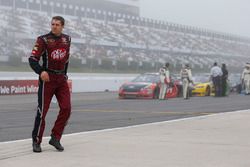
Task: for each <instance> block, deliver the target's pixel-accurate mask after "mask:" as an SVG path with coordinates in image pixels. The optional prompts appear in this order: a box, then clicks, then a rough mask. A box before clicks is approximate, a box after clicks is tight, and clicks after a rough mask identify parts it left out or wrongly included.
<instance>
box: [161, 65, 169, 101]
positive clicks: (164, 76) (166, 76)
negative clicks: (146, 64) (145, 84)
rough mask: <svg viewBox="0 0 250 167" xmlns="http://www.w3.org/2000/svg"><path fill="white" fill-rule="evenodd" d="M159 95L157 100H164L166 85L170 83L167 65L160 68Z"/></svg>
mask: <svg viewBox="0 0 250 167" xmlns="http://www.w3.org/2000/svg"><path fill="white" fill-rule="evenodd" d="M159 74H160V94H159V99H160V100H164V99H165V97H166V91H167V87H168V84H169V83H170V74H169V63H166V64H165V66H163V67H162V68H160V70H159Z"/></svg>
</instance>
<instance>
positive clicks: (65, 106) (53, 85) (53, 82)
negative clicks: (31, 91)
mask: <svg viewBox="0 0 250 167" xmlns="http://www.w3.org/2000/svg"><path fill="white" fill-rule="evenodd" d="M70 44H71V38H70V36H68V35H65V34H61V35H60V36H56V35H54V34H53V33H52V32H50V33H48V34H45V35H42V36H39V37H38V38H37V41H36V43H35V46H34V48H33V50H32V54H31V56H30V57H29V64H30V66H31V68H32V69H33V70H34V71H35V73H37V74H39V75H40V74H41V72H42V71H47V72H48V74H49V79H50V81H49V82H44V81H42V80H41V78H40V77H39V89H38V107H37V114H36V118H35V123H34V128H33V131H32V139H33V141H34V142H37V143H41V142H42V137H43V132H44V129H45V117H46V114H47V112H48V109H49V106H50V102H51V99H52V97H53V96H54V95H55V96H56V98H57V101H58V103H59V107H60V111H59V114H58V117H57V120H56V122H55V124H54V127H53V129H52V131H51V133H52V134H53V135H54V136H55V137H56V139H57V140H60V139H61V137H62V133H63V131H64V128H65V126H66V124H67V121H68V119H69V117H70V113H71V102H70V101H71V100H70V91H69V87H68V84H67V68H68V63H69V51H70ZM41 58H42V65H40V64H39V61H40V59H41Z"/></svg>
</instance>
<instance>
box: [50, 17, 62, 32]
mask: <svg viewBox="0 0 250 167" xmlns="http://www.w3.org/2000/svg"><path fill="white" fill-rule="evenodd" d="M63 28H64V26H63V25H62V23H61V21H60V20H55V19H53V20H52V21H51V32H52V33H53V34H55V35H60V34H61V33H62V30H63Z"/></svg>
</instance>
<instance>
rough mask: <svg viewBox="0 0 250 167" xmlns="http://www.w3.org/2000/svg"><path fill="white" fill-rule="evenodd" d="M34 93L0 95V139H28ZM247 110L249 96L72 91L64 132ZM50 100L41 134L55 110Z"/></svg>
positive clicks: (47, 133)
mask: <svg viewBox="0 0 250 167" xmlns="http://www.w3.org/2000/svg"><path fill="white" fill-rule="evenodd" d="M36 106H37V96H36V95H17V96H0V142H3V141H12V140H19V139H27V138H31V131H32V128H33V123H34V118H35V114H36ZM243 109H250V96H245V95H240V94H231V95H230V96H229V97H223V98H222V97H220V98H219V97H217V98H216V97H192V98H191V99H190V100H183V99H182V98H174V99H169V100H163V101H162V100H143V99H125V100H124V99H118V98H117V93H116V92H101V93H74V94H72V115H71V118H70V121H69V124H68V126H67V127H66V129H65V134H69V133H75V132H84V131H92V130H100V129H108V128H116V127H125V126H130V125H138V124H145V123H152V122H160V121H166V120H173V119H180V118H186V117H194V116H201V115H207V114H213V113H220V112H229V111H236V110H243ZM58 110H59V109H58V104H56V103H51V106H50V110H49V112H48V114H47V117H46V130H45V134H44V136H49V135H50V130H51V128H52V126H53V123H54V121H55V119H56V116H57V113H58Z"/></svg>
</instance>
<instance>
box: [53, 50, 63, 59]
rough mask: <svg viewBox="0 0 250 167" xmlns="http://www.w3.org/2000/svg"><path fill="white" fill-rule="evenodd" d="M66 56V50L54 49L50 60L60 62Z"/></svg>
mask: <svg viewBox="0 0 250 167" xmlns="http://www.w3.org/2000/svg"><path fill="white" fill-rule="evenodd" d="M65 56H66V49H64V48H61V49H56V50H54V51H53V52H52V53H51V58H52V59H53V60H62V59H63V58H64V57H65Z"/></svg>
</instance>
